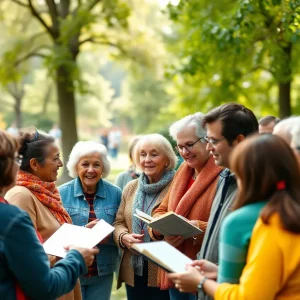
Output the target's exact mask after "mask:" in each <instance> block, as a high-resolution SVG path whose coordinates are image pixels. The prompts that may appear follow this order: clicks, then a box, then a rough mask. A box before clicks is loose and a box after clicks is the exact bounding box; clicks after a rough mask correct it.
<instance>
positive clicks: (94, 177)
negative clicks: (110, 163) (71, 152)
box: [76, 153, 103, 192]
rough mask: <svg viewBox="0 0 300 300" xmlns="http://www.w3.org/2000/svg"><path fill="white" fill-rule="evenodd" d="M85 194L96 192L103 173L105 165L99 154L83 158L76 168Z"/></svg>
mask: <svg viewBox="0 0 300 300" xmlns="http://www.w3.org/2000/svg"><path fill="white" fill-rule="evenodd" d="M76 171H77V174H78V177H79V178H80V181H81V184H82V188H83V191H84V192H95V191H96V187H97V183H98V181H99V180H100V179H101V176H102V173H103V163H102V160H101V157H100V155H99V154H98V153H93V154H90V155H86V156H83V157H82V158H81V159H80V160H79V162H78V163H77V166H76Z"/></svg>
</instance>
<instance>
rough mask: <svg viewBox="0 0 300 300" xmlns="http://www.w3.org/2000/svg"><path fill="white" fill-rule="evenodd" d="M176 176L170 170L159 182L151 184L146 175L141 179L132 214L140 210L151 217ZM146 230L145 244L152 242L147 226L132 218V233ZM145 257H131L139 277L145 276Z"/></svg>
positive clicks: (142, 175) (132, 264) (135, 272)
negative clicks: (162, 193)
mask: <svg viewBox="0 0 300 300" xmlns="http://www.w3.org/2000/svg"><path fill="white" fill-rule="evenodd" d="M174 174H175V171H174V170H169V171H166V172H165V173H164V175H163V176H162V178H161V179H160V181H159V182H156V183H152V184H151V183H149V182H148V177H147V175H145V174H144V173H142V174H141V176H140V177H139V179H138V181H139V186H138V190H137V193H136V195H135V198H134V200H133V206H132V212H133V213H135V210H136V209H137V208H138V209H139V210H141V211H143V212H144V213H146V214H148V215H151V214H152V209H153V207H154V206H155V203H156V201H157V198H158V197H159V195H160V193H161V191H162V190H163V189H164V188H165V187H166V186H167V185H168V184H169V182H170V181H171V180H172V179H173V177H174ZM142 230H144V234H145V236H144V242H150V236H149V233H148V230H147V226H146V224H145V223H144V222H142V221H140V219H138V218H136V217H134V216H133V217H132V233H136V234H140V233H141V231H142ZM143 265H144V261H143V257H142V255H132V256H131V266H132V268H133V269H134V274H136V275H138V276H142V275H143Z"/></svg>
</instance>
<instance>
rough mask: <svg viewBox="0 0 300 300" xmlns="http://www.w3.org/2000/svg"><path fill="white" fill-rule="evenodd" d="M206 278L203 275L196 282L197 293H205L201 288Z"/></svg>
mask: <svg viewBox="0 0 300 300" xmlns="http://www.w3.org/2000/svg"><path fill="white" fill-rule="evenodd" d="M207 279H208V278H207V277H205V276H204V277H203V278H202V279H201V280H200V282H199V284H198V293H199V292H201V293H205V291H204V289H203V285H204V282H205V281H206V280H207Z"/></svg>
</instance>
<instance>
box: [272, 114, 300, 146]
mask: <svg viewBox="0 0 300 300" xmlns="http://www.w3.org/2000/svg"><path fill="white" fill-rule="evenodd" d="M299 125H300V116H292V117H289V118H286V119H284V120H282V121H280V122H279V123H278V124H276V125H275V127H274V130H273V134H276V135H279V136H280V137H282V138H285V140H286V141H288V142H289V143H290V142H291V140H292V132H293V130H294V128H296V127H297V126H299Z"/></svg>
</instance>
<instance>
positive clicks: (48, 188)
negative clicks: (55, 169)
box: [16, 170, 72, 225]
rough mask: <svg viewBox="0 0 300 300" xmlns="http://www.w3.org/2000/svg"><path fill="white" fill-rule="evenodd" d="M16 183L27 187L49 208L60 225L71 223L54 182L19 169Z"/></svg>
mask: <svg viewBox="0 0 300 300" xmlns="http://www.w3.org/2000/svg"><path fill="white" fill-rule="evenodd" d="M16 184H17V185H19V186H24V187H26V188H28V189H29V190H30V191H31V192H32V193H33V194H34V195H35V196H36V197H37V199H38V200H39V201H40V202H41V203H43V204H44V205H45V206H46V207H47V208H48V209H49V211H50V212H51V213H52V215H53V216H54V217H55V219H56V220H57V221H58V222H59V224H60V225H62V224H64V223H72V219H71V217H70V216H69V214H68V213H67V211H66V210H65V209H64V207H63V205H62V202H61V199H60V195H59V192H58V189H57V188H56V186H55V183H54V182H45V181H42V180H41V179H40V178H38V177H37V176H34V175H32V174H31V173H28V172H24V171H21V170H20V171H19V172H18V175H17V183H16Z"/></svg>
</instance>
